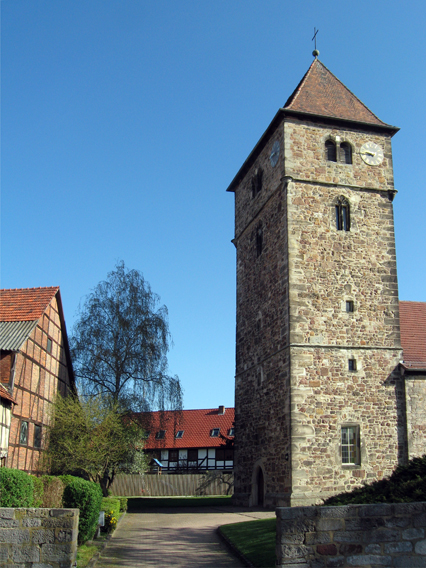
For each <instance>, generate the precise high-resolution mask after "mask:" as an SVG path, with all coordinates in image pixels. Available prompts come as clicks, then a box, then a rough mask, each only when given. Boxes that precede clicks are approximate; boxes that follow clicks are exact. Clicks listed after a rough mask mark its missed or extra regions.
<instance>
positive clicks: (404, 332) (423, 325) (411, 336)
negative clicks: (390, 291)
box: [399, 302, 426, 369]
mask: <svg viewBox="0 0 426 568" xmlns="http://www.w3.org/2000/svg"><path fill="white" fill-rule="evenodd" d="M399 320H400V326H401V345H402V349H403V357H404V365H405V366H406V367H407V368H410V367H412V368H419V369H426V302H399Z"/></svg>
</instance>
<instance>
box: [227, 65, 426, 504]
mask: <svg viewBox="0 0 426 568" xmlns="http://www.w3.org/2000/svg"><path fill="white" fill-rule="evenodd" d="M397 131H398V128H396V127H394V126H391V125H389V124H386V123H384V122H382V121H381V120H380V119H379V118H377V117H376V116H375V115H374V114H373V113H372V112H371V111H370V110H369V109H368V108H367V107H366V106H365V105H364V104H363V103H362V102H361V101H360V100H359V99H357V97H356V96H355V95H354V94H353V93H351V92H350V91H349V90H348V89H347V88H346V87H345V86H344V85H343V84H342V83H341V82H340V81H339V80H338V79H337V78H336V77H335V76H334V75H333V74H332V73H331V72H330V71H329V70H328V69H327V68H326V67H325V66H324V65H323V64H322V63H321V62H320V61H319V59H318V58H315V59H314V61H313V63H312V65H311V66H310V68H309V69H308V71H307V73H306V75H305V76H304V77H303V79H302V80H301V82H300V84H299V85H298V86H297V88H296V90H295V91H294V92H293V94H292V95H291V96H290V98H289V99H288V101H287V102H286V104H285V105H284V107H283V108H280V109H279V110H278V112H277V114H276V115H275V117H274V118H273V120H272V122H271V123H270V125H269V126H268V128H267V129H266V131H265V133H264V135H263V136H262V138H261V139H260V140H259V142H258V143H257V145H256V146H255V147H254V149H253V151H252V152H251V154H250V155H249V157H248V158H247V160H246V161H245V163H244V164H243V166H242V167H241V169H240V170H239V172H238V173H237V175H236V176H235V178H234V180H233V181H232V183H231V184H230V186H229V188H228V191H231V192H234V194H235V237H234V241H233V242H234V244H235V246H236V249H237V327H236V387H235V389H236V391H235V392H236V396H235V440H236V442H235V493H234V499H235V501H236V503H237V504H241V505H250V506H256V505H265V506H276V505H283V506H293V505H309V504H313V503H316V502H319V500H320V499H324V498H327V497H329V496H330V495H332V494H335V493H338V492H342V491H345V490H350V489H352V488H354V487H355V486H359V485H360V484H361V483H362V482H372V481H374V480H376V479H381V478H383V477H384V476H387V475H389V474H390V473H391V472H392V471H393V469H394V468H395V467H396V466H397V465H398V464H404V463H406V462H407V460H408V459H409V458H411V457H413V456H414V455H419V454H421V453H424V451H425V447H424V443H421V444H418V443H417V445H413V444H411V443H410V439H409V436H408V435H407V423H408V422H409V419H408V418H407V408H408V407H407V404H406V400H407V392H406V389H407V388H409V387H408V386H407V384H408V383H407V379H406V378H404V376H403V372H402V369H401V364H400V363H401V362H402V358H403V354H402V349H401V340H400V324H399V301H398V283H397V271H396V255H395V236H394V221H393V200H394V197H395V194H396V191H395V188H394V177H393V165H392V147H391V139H392V137H393V135H394V134H395V133H396V132H397ZM423 384H424V381H423V382H422V385H423ZM416 388H420V389H423V391H424V387H423V386H420V387H418V386H416ZM423 391H422V392H423ZM423 395H424V392H423ZM420 414H421V413H419V414H418V415H416V417H415V420H420V421H423V420H424V418H425V417H424V416H423V415H422V416H420ZM414 428H415V425H414Z"/></svg>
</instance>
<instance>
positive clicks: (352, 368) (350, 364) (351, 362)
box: [348, 359, 356, 371]
mask: <svg viewBox="0 0 426 568" xmlns="http://www.w3.org/2000/svg"><path fill="white" fill-rule="evenodd" d="M348 369H349V371H356V359H349V361H348Z"/></svg>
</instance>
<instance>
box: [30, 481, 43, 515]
mask: <svg viewBox="0 0 426 568" xmlns="http://www.w3.org/2000/svg"><path fill="white" fill-rule="evenodd" d="M31 477H32V480H33V482H34V495H33V504H32V505H31V506H32V507H36V508H38V507H43V498H44V485H43V481H42V480H41V477H36V476H35V475H32V476H31Z"/></svg>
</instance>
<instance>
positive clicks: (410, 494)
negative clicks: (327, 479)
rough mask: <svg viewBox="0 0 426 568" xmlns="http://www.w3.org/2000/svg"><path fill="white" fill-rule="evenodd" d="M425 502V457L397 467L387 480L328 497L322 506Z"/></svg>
mask: <svg viewBox="0 0 426 568" xmlns="http://www.w3.org/2000/svg"><path fill="white" fill-rule="evenodd" d="M415 501H426V455H424V456H422V457H421V458H413V459H412V460H410V461H409V463H408V465H406V466H399V467H397V468H396V469H395V471H394V472H393V473H392V475H391V476H390V477H389V478H388V479H381V480H380V481H375V482H373V483H371V484H370V485H365V486H364V487H359V488H358V489H354V490H353V491H351V492H350V493H340V494H339V495H335V496H334V497H329V498H328V499H327V500H326V501H324V503H323V504H324V505H328V506H337V505H350V504H370V503H412V502H415Z"/></svg>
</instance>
